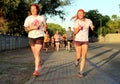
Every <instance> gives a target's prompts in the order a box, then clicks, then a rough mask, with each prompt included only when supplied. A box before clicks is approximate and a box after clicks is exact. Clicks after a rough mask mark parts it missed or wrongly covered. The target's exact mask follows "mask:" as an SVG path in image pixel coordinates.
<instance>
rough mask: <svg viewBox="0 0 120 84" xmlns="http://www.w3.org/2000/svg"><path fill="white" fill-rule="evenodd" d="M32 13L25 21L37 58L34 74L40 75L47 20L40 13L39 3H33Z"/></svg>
mask: <svg viewBox="0 0 120 84" xmlns="http://www.w3.org/2000/svg"><path fill="white" fill-rule="evenodd" d="M30 11H31V15H29V16H28V17H27V18H26V19H25V22H24V27H25V30H26V31H27V32H28V38H29V42H30V46H31V49H32V52H33V55H34V58H35V71H34V72H33V75H34V76H38V70H39V69H40V68H41V64H40V62H41V61H40V50H41V48H42V44H43V40H44V32H45V31H46V26H47V25H46V21H45V19H44V17H43V16H40V15H39V7H38V5H37V4H32V5H31V10H30Z"/></svg>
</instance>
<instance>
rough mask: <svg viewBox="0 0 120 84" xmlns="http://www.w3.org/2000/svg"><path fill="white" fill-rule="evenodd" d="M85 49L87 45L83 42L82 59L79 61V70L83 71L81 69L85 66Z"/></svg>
mask: <svg viewBox="0 0 120 84" xmlns="http://www.w3.org/2000/svg"><path fill="white" fill-rule="evenodd" d="M87 50H88V45H87V44H83V45H82V59H81V63H80V72H83V70H84V68H85V64H86V55H87Z"/></svg>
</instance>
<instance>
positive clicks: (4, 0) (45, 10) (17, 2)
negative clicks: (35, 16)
mask: <svg viewBox="0 0 120 84" xmlns="http://www.w3.org/2000/svg"><path fill="white" fill-rule="evenodd" d="M35 1H36V0H0V17H4V18H5V19H6V20H7V21H8V23H9V24H8V25H9V26H8V31H9V33H12V34H14V33H19V34H20V35H26V33H25V31H24V27H23V23H24V20H25V18H26V17H27V16H28V11H29V10H30V5H31V4H32V3H34V2H35ZM37 1H38V5H39V6H40V8H41V14H48V15H51V16H53V15H58V16H60V18H61V19H63V20H64V19H65V18H64V15H65V13H64V11H63V10H57V8H59V7H61V6H66V5H69V4H70V0H37ZM16 28H17V29H16ZM61 31H62V30H61ZM6 32H7V31H6ZM13 32H14V33H13Z"/></svg>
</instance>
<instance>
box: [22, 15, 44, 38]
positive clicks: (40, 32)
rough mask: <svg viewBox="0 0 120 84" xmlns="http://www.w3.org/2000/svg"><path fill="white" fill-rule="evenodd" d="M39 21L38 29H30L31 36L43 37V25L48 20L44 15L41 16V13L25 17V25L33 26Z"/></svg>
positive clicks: (29, 35)
mask: <svg viewBox="0 0 120 84" xmlns="http://www.w3.org/2000/svg"><path fill="white" fill-rule="evenodd" d="M37 23H39V24H40V26H39V28H38V30H31V31H29V32H28V37H29V38H38V37H43V36H44V28H43V25H44V24H46V21H45V19H44V17H43V16H40V15H37V16H33V15H30V16H28V17H27V18H26V19H25V22H24V26H25V27H33V26H32V25H35V24H37Z"/></svg>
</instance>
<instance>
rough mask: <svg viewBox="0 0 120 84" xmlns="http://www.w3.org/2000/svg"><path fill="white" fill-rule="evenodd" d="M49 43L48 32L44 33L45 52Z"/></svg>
mask: <svg viewBox="0 0 120 84" xmlns="http://www.w3.org/2000/svg"><path fill="white" fill-rule="evenodd" d="M49 41H50V37H49V33H48V31H46V33H45V35H44V48H45V52H47V51H48V47H49Z"/></svg>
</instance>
